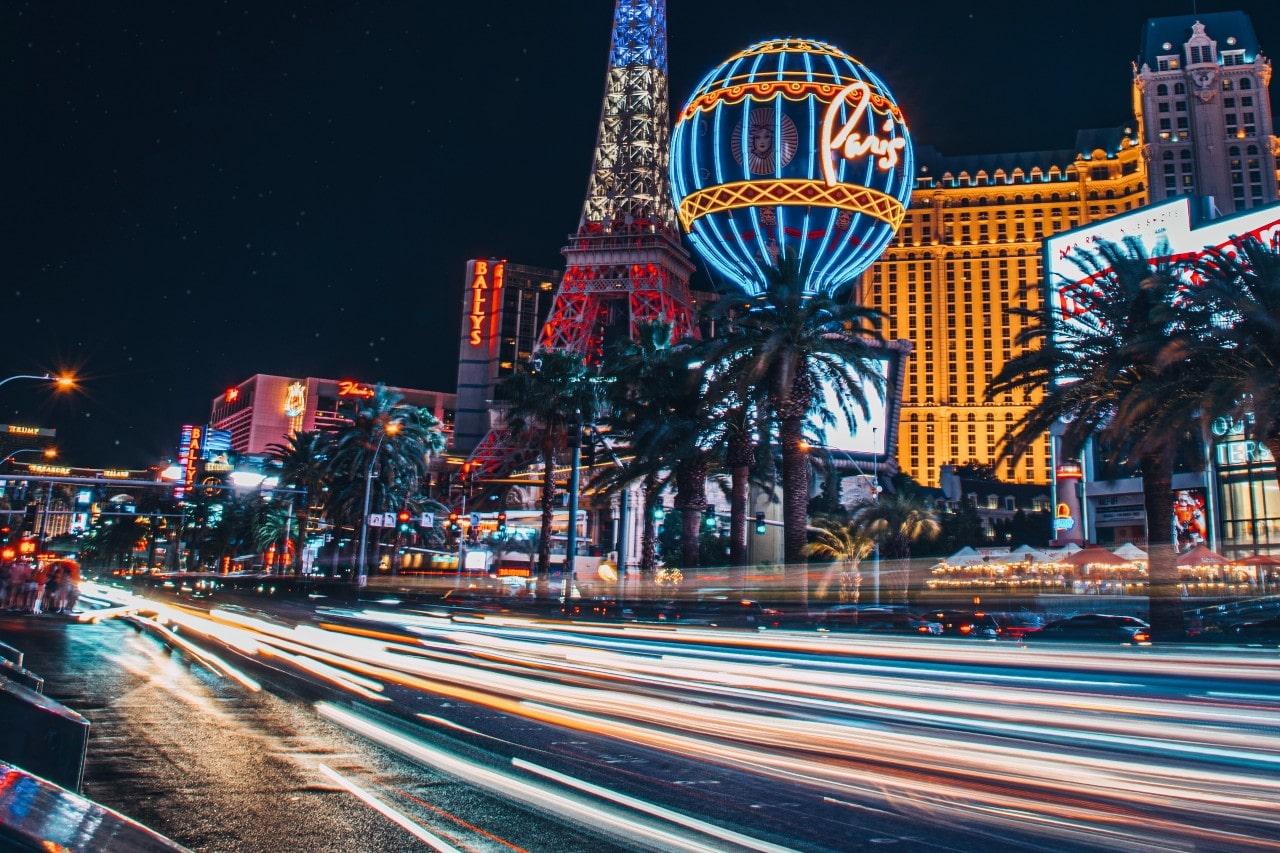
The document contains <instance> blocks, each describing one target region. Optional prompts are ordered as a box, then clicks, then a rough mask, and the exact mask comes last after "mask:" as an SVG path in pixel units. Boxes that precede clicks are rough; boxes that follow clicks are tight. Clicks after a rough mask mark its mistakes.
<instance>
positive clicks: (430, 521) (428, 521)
mask: <svg viewBox="0 0 1280 853" xmlns="http://www.w3.org/2000/svg"><path fill="white" fill-rule="evenodd" d="M418 526H419V527H435V526H436V514H435V513H434V512H424V513H423V514H422V518H420V519H419V520H418Z"/></svg>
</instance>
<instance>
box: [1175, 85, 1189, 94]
mask: <svg viewBox="0 0 1280 853" xmlns="http://www.w3.org/2000/svg"><path fill="white" fill-rule="evenodd" d="M1173 94H1175V95H1185V94H1187V84H1186V83H1174V84H1173Z"/></svg>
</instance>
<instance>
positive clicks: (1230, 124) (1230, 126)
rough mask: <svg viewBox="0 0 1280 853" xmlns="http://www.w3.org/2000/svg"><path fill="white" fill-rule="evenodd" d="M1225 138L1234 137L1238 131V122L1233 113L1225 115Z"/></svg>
mask: <svg viewBox="0 0 1280 853" xmlns="http://www.w3.org/2000/svg"><path fill="white" fill-rule="evenodd" d="M1226 120H1227V136H1235V135H1236V132H1237V131H1239V130H1240V122H1239V120H1238V117H1237V116H1236V114H1235V113H1227V117H1226Z"/></svg>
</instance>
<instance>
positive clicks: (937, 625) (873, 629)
mask: <svg viewBox="0 0 1280 853" xmlns="http://www.w3.org/2000/svg"><path fill="white" fill-rule="evenodd" d="M818 625H819V627H822V628H826V629H827V630H829V631H867V632H870V633H875V634H925V635H930V636H939V635H941V634H942V623H941V622H937V621H935V620H932V619H930V618H926V617H923V616H917V615H915V614H914V613H908V612H906V611H905V610H900V609H897V608H894V609H889V608H867V607H860V606H859V605H856V604H842V605H838V606H836V607H832V608H830V609H829V610H827V611H826V612H824V613H822V614H821V615H820V616H819V619H818Z"/></svg>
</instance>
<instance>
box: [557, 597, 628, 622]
mask: <svg viewBox="0 0 1280 853" xmlns="http://www.w3.org/2000/svg"><path fill="white" fill-rule="evenodd" d="M622 612H623V611H622V608H621V607H619V606H618V600H617V599H616V598H573V599H570V600H569V601H566V602H564V603H563V604H561V605H560V615H561V616H563V617H564V618H566V619H607V620H614V619H618V618H621V616H622Z"/></svg>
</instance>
